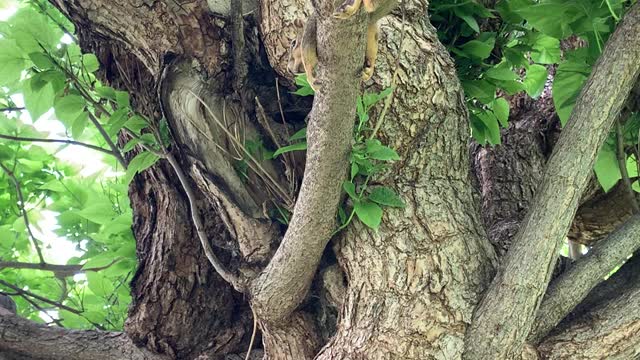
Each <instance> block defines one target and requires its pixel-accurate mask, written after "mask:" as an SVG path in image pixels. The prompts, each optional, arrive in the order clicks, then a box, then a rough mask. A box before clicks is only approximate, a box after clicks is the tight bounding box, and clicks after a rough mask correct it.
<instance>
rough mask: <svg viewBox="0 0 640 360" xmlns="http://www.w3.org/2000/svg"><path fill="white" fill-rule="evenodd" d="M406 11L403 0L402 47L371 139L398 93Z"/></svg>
mask: <svg viewBox="0 0 640 360" xmlns="http://www.w3.org/2000/svg"><path fill="white" fill-rule="evenodd" d="M405 13H406V11H405V2H404V1H403V2H402V32H401V35H400V47H399V48H398V56H397V57H396V61H395V65H394V66H395V69H394V70H393V77H392V78H391V94H389V96H387V98H386V99H385V100H384V107H383V108H382V112H381V113H380V116H379V117H378V121H377V122H376V126H375V127H374V128H373V131H371V136H369V139H375V137H376V133H377V132H378V130H380V127H381V126H382V123H383V122H384V118H385V116H386V115H387V112H388V111H389V108H390V107H391V102H392V101H393V97H394V95H395V93H396V85H397V83H398V69H399V68H400V58H401V57H402V44H403V43H404V36H405V34H406V32H407V30H406V26H405V23H404V17H405Z"/></svg>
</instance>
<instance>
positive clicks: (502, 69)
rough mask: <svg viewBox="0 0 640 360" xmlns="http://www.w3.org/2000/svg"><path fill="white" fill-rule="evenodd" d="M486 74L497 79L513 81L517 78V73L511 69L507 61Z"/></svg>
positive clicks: (485, 74)
mask: <svg viewBox="0 0 640 360" xmlns="http://www.w3.org/2000/svg"><path fill="white" fill-rule="evenodd" d="M484 76H486V77H488V78H491V79H496V80H505V81H513V80H516V79H517V76H516V74H515V73H514V72H513V70H511V68H510V67H509V65H508V64H507V63H506V62H503V63H500V64H499V65H496V66H494V67H492V68H490V69H489V70H487V71H486V72H485V73H484Z"/></svg>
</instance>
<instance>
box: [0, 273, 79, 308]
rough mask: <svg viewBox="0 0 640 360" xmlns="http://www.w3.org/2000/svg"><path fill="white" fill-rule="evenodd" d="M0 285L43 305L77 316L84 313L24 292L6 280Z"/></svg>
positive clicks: (1, 281) (0, 282)
mask: <svg viewBox="0 0 640 360" xmlns="http://www.w3.org/2000/svg"><path fill="white" fill-rule="evenodd" d="M0 285H2V286H6V287H8V288H9V289H11V290H13V291H15V292H17V293H18V294H19V295H27V296H30V297H32V298H34V299H36V300H40V301H42V302H43V303H46V304H49V305H52V306H56V307H58V308H60V309H63V310H67V311H69V312H71V313H74V314H76V315H80V314H82V311H80V310H77V309H74V308H72V307H69V306H67V305H64V304H61V303H59V302H57V301H53V300H51V299H47V298H46V297H43V296H40V295H38V294H34V293H32V292H31V291H27V290H22V289H21V288H19V287H17V286H15V285H13V284H10V283H8V282H6V281H4V280H0Z"/></svg>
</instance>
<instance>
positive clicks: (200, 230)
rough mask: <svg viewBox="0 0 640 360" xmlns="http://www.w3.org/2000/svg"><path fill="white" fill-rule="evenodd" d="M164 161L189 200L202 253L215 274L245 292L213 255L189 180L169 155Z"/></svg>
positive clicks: (174, 159)
mask: <svg viewBox="0 0 640 360" xmlns="http://www.w3.org/2000/svg"><path fill="white" fill-rule="evenodd" d="M166 159H167V161H168V162H169V164H170V165H171V167H173V170H174V171H175V172H176V175H178V180H179V181H180V184H181V185H182V188H183V189H184V192H185V193H186V194H187V199H188V200H189V207H190V208H191V219H192V221H193V224H194V226H195V227H196V233H197V234H198V238H199V239H200V243H201V244H202V248H203V249H204V253H205V255H206V256H207V259H209V262H210V263H211V265H212V266H213V268H214V269H215V270H216V272H217V273H218V274H219V275H220V277H222V278H223V279H224V280H225V281H226V282H228V283H229V284H231V285H232V286H233V287H234V288H235V289H236V290H238V291H239V292H244V291H245V288H244V287H245V285H244V283H242V282H241V281H240V279H239V278H238V277H237V276H236V275H235V274H233V273H231V272H230V271H229V270H227V268H226V267H225V266H224V265H223V264H222V262H221V261H220V259H218V257H217V256H216V255H215V254H214V253H213V249H212V248H211V245H210V244H209V239H208V238H207V234H206V232H205V230H204V225H203V224H202V219H201V217H200V213H199V212H198V205H197V203H196V195H195V193H194V191H193V188H192V187H191V184H189V180H188V179H187V177H186V175H185V174H184V172H183V171H182V168H181V167H180V164H178V161H177V160H176V158H175V157H174V156H173V154H171V153H167V154H166Z"/></svg>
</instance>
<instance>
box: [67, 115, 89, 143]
mask: <svg viewBox="0 0 640 360" xmlns="http://www.w3.org/2000/svg"><path fill="white" fill-rule="evenodd" d="M88 122H89V115H88V114H87V113H86V112H84V111H83V112H82V113H80V115H78V117H77V118H76V119H75V120H73V124H72V125H71V136H73V138H74V139H79V138H80V137H81V136H82V133H84V129H85V128H86V127H87V123H88Z"/></svg>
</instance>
